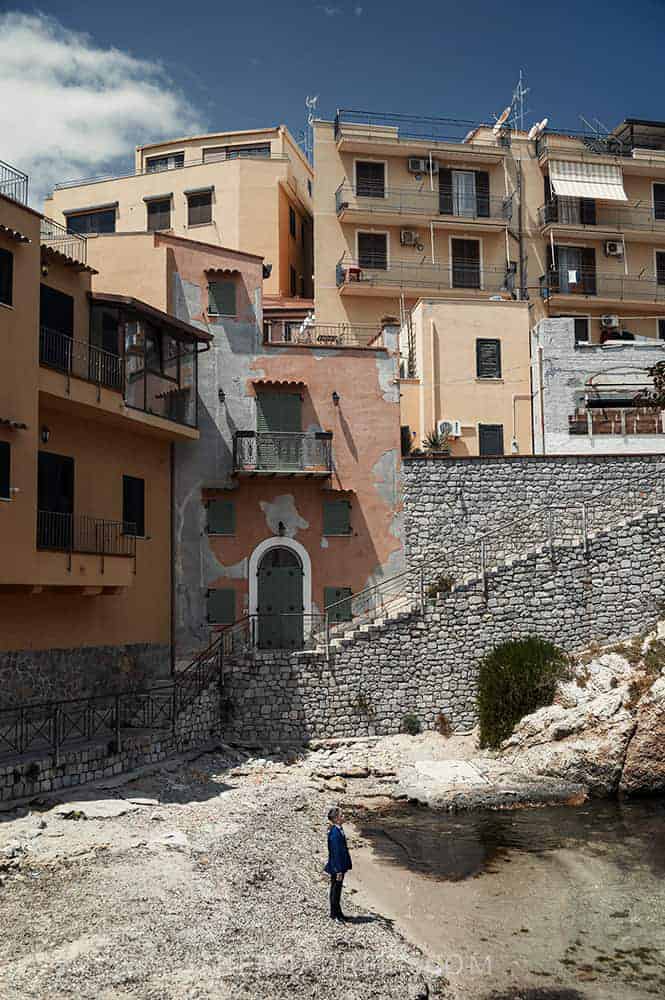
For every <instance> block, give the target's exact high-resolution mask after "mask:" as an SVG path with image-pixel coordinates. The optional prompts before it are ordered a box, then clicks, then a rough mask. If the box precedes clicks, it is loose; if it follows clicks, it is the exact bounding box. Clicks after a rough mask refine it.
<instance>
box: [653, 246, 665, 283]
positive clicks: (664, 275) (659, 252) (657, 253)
mask: <svg viewBox="0 0 665 1000" xmlns="http://www.w3.org/2000/svg"><path fill="white" fill-rule="evenodd" d="M659 257H661V258H662V266H661V267H660V268H659V267H658V258H659ZM653 273H654V277H655V279H656V286H660V287H661V288H662V287H663V286H664V285H665V249H663V248H660V247H655V248H654V251H653ZM659 274H660V276H661V279H662V280H659V277H658V276H659Z"/></svg>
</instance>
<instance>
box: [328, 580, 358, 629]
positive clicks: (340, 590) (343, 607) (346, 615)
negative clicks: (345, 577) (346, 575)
mask: <svg viewBox="0 0 665 1000" xmlns="http://www.w3.org/2000/svg"><path fill="white" fill-rule="evenodd" d="M352 593H353V591H352V590H351V587H324V588H323V606H324V608H325V609H328V608H330V607H331V605H334V607H332V608H331V611H330V620H331V621H333V622H350V621H351V619H352V618H353V612H352V609H351V595H352ZM338 601H342V603H341V604H339V603H338Z"/></svg>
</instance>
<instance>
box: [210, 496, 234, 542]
mask: <svg viewBox="0 0 665 1000" xmlns="http://www.w3.org/2000/svg"><path fill="white" fill-rule="evenodd" d="M207 528H208V534H209V535H234V534H235V530H236V505H235V503H234V502H233V500H209V501H208V521H207Z"/></svg>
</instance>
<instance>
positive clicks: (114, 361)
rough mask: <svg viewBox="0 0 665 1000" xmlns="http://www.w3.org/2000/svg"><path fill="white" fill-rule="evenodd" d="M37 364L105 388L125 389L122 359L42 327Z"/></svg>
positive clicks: (99, 348)
mask: <svg viewBox="0 0 665 1000" xmlns="http://www.w3.org/2000/svg"><path fill="white" fill-rule="evenodd" d="M39 363H40V364H41V365H44V366H45V367H46V368H55V369H56V371H59V372H64V373H66V374H69V375H74V376H76V378H81V379H84V380H85V381H86V382H94V383H95V385H103V386H104V387H105V388H107V389H117V390H118V392H122V391H123V389H124V387H125V362H124V359H123V358H121V357H119V356H118V355H117V354H113V353H112V352H111V351H105V350H103V349H102V348H101V347H95V346H94V345H93V344H89V343H88V342H87V341H84V340H74V339H73V338H72V337H70V336H68V335H67V334H66V333H61V332H60V331H59V330H51V329H50V328H49V327H46V326H42V327H40V329H39Z"/></svg>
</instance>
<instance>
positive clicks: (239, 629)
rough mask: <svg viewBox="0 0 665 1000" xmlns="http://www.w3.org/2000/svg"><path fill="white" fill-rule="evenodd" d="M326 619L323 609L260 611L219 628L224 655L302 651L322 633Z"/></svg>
mask: <svg viewBox="0 0 665 1000" xmlns="http://www.w3.org/2000/svg"><path fill="white" fill-rule="evenodd" d="M324 622H325V614H324V613H323V612H320V611H312V612H309V611H307V612H305V611H284V612H276V613H267V612H258V613H256V614H251V615H246V616H245V617H244V618H241V619H240V620H239V621H237V622H234V624H233V625H226V626H215V625H213V626H211V627H212V628H215V629H217V628H219V629H220V635H219V640H218V641H219V642H220V643H221V648H222V655H223V656H224V657H225V658H226V657H232V656H242V655H243V654H247V653H252V652H255V651H256V650H259V651H264V652H269V651H270V650H302V649H306V648H308V647H309V645H310V644H311V637H312V636H315V635H319V634H320V633H321V631H322V628H323V623H324Z"/></svg>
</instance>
